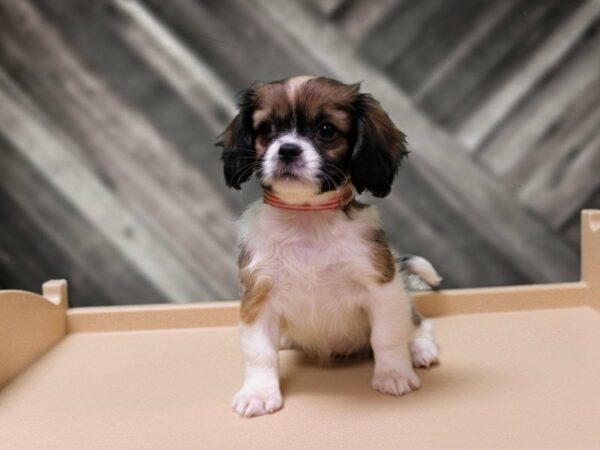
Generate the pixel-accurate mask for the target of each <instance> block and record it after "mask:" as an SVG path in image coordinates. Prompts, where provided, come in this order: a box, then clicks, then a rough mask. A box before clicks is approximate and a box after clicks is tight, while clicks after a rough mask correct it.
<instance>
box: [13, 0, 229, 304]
mask: <svg viewBox="0 0 600 450" xmlns="http://www.w3.org/2000/svg"><path fill="white" fill-rule="evenodd" d="M11 8H12V9H9V10H8V12H9V13H10V14H12V15H13V16H14V17H15V18H18V17H20V16H22V17H25V18H26V22H25V23H27V27H25V28H24V29H23V28H18V29H17V28H15V27H11V28H8V27H7V30H6V31H3V32H4V33H6V34H5V35H4V36H3V40H2V45H3V46H4V48H6V49H7V50H9V52H7V53H5V55H4V58H5V60H6V59H8V61H9V62H11V64H12V66H13V67H15V68H16V67H19V68H20V69H22V70H23V73H24V74H26V75H27V78H25V79H24V80H23V81H24V82H27V83H28V87H29V88H30V89H31V90H32V92H33V93H34V95H35V96H36V100H37V101H39V102H42V103H43V104H44V107H46V108H48V109H50V110H52V111H53V113H54V115H55V117H57V118H60V120H61V123H62V124H64V126H65V127H66V129H67V130H68V131H69V133H70V134H71V136H74V137H75V139H77V141H78V142H79V143H81V144H82V145H81V146H80V149H81V150H82V153H81V157H82V158H84V159H85V160H86V161H88V162H90V163H92V164H93V165H94V166H95V168H96V170H98V171H99V172H100V173H102V175H103V176H104V177H105V179H107V180H110V182H111V183H112V184H114V186H116V189H117V190H118V192H119V193H120V195H121V196H122V198H123V199H124V200H125V202H126V203H127V205H128V207H129V208H131V209H132V210H133V211H135V214H136V215H138V216H139V217H142V218H143V220H144V221H145V222H146V223H147V224H148V226H150V227H151V229H152V231H153V233H155V234H156V235H157V236H158V238H159V239H160V240H161V242H162V245H165V246H167V247H168V248H169V249H170V250H171V251H172V252H173V253H174V254H176V255H177V258H178V260H179V261H180V262H181V263H182V264H184V265H185V267H186V269H187V271H189V272H190V273H193V274H194V276H195V277H196V278H197V281H196V283H195V284H196V286H200V285H202V287H203V288H202V290H199V291H197V292H198V293H199V295H200V294H201V293H202V292H207V291H208V292H210V293H211V294H210V295H207V296H206V297H205V298H228V297H230V296H232V295H235V294H234V293H233V292H236V291H237V281H236V279H235V272H236V269H235V259H234V257H233V255H232V252H231V251H232V249H233V246H234V242H235V238H234V234H233V227H232V226H231V227H224V226H223V224H224V223H227V222H231V221H232V220H233V219H234V216H233V215H232V213H231V211H230V210H228V209H227V208H224V207H223V200H222V199H221V195H220V193H219V192H217V191H216V190H215V189H214V188H213V187H212V186H211V185H210V184H209V183H207V182H206V181H205V180H204V178H203V177H202V176H199V173H198V172H197V171H196V170H195V169H194V168H193V167H190V166H189V165H188V164H187V163H186V162H185V161H184V160H183V159H181V158H180V157H179V156H178V153H177V152H176V151H175V150H174V149H173V148H172V147H171V146H170V144H169V143H168V142H166V141H165V140H164V139H163V137H162V136H161V135H160V134H159V133H158V132H157V131H156V129H155V128H153V127H152V125H151V124H149V123H148V122H147V121H146V119H145V118H144V117H143V116H142V115H141V114H140V113H139V112H138V111H135V110H133V109H132V108H131V107H129V105H127V104H125V103H123V102H122V101H121V100H120V99H119V98H117V97H116V96H115V94H114V93H113V92H112V91H111V90H110V89H108V87H107V86H106V84H104V83H103V82H102V80H99V79H98V78H97V77H96V75H95V74H93V73H92V72H90V71H89V70H88V68H87V67H85V66H84V65H82V64H81V63H80V62H79V61H78V60H77V59H76V58H74V57H73V55H72V54H71V53H70V52H69V49H68V47H67V46H66V45H65V43H64V42H62V41H61V40H60V38H59V37H58V36H56V35H55V34H54V33H53V31H52V30H51V29H49V28H48V26H47V25H46V24H45V23H44V22H43V20H41V18H40V17H39V16H37V15H36V14H35V12H34V10H33V9H31V8H28V7H27V3H26V2H21V3H19V4H18V6H17V5H11ZM18 22H19V20H14V21H13V22H9V23H7V25H8V26H10V25H11V23H18ZM8 31H10V33H8ZM17 41H19V42H20V44H19V47H18V48H17V47H16V45H15V44H16V42H17ZM23 50H26V51H23ZM22 60H24V61H25V62H22ZM19 64H20V66H19ZM48 73H52V74H54V76H55V77H56V78H49V77H47V76H45V75H44V74H48ZM57 80H58V81H59V82H58V83H57V82H56V81H57ZM61 80H64V81H67V80H68V82H66V83H64V82H60V81H61ZM173 230H177V233H173ZM188 292H189V291H188ZM199 295H196V296H193V297H190V296H189V295H188V296H187V297H185V298H186V299H187V300H191V299H192V298H198V296H199Z"/></svg>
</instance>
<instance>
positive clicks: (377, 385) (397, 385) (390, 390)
mask: <svg viewBox="0 0 600 450" xmlns="http://www.w3.org/2000/svg"><path fill="white" fill-rule="evenodd" d="M420 386H421V381H420V380H419V377H418V376H417V374H416V373H415V372H414V370H412V368H411V369H410V370H408V369H405V370H393V369H392V370H385V371H380V372H376V373H375V374H374V375H373V379H372V380H371V387H372V388H373V389H375V390H376V391H378V392H381V393H382V394H389V395H404V394H408V393H409V392H410V391H412V390H415V389H419V387H420Z"/></svg>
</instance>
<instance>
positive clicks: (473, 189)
mask: <svg viewBox="0 0 600 450" xmlns="http://www.w3.org/2000/svg"><path fill="white" fill-rule="evenodd" d="M599 18H600V0H587V1H584V0H487V1H486V0H453V1H447V0H377V1H369V0H326V1H318V0H295V1H289V2H279V1H268V0H248V1H242V0H211V1H208V0H204V1H203V0H197V1H194V0H170V1H163V0H94V1H89V0H52V1H47V0H0V288H22V289H38V288H39V285H40V284H41V282H42V281H44V280H46V279H48V278H51V277H66V278H68V279H69V281H70V283H71V287H72V300H73V303H74V304H77V305H92V304H115V303H149V302H158V301H172V302H183V301H204V300H214V299H232V298H236V297H237V295H238V285H237V281H236V276H235V271H236V268H235V254H234V253H235V252H234V245H235V229H234V221H235V219H236V217H237V216H238V215H239V213H240V212H241V211H242V209H243V208H244V205H246V204H247V203H248V202H250V201H251V200H253V199H254V198H255V197H256V196H257V195H258V191H257V189H256V186H253V187H251V188H250V189H247V190H246V191H244V192H243V193H242V194H240V193H237V192H230V191H227V190H226V189H225V188H224V183H223V181H222V176H221V167H220V161H219V152H218V150H217V149H216V148H214V147H213V145H212V144H213V142H214V138H215V136H216V135H217V134H218V133H219V132H220V131H221V130H222V129H223V128H224V126H225V125H226V124H227V122H228V120H229V119H230V118H231V117H232V115H233V112H234V110H233V98H234V95H235V93H236V92H237V91H239V90H240V89H242V88H244V87H246V86H248V85H249V84H250V83H252V82H253V81H255V80H271V79H279V78H282V77H287V76H290V75H294V74H304V73H310V74H325V75H330V76H334V77H337V78H339V79H341V80H343V81H346V82H354V81H358V80H363V81H364V87H365V89H366V90H368V91H370V92H372V93H373V94H374V95H375V96H376V97H377V98H379V99H380V100H381V101H382V103H383V104H384V106H385V107H386V108H387V109H388V111H389V112H390V115H391V116H392V118H393V119H394V120H395V121H396V122H397V124H398V125H399V126H400V127H401V128H402V129H403V130H404V131H405V132H406V133H407V134H408V136H409V140H410V144H411V148H412V151H413V153H412V154H411V157H410V160H409V162H408V163H407V164H405V165H404V166H403V168H402V169H401V172H400V177H399V179H398V182H397V184H396V185H395V188H394V190H393V193H392V195H391V196H390V197H388V198H387V199H385V200H383V201H378V203H380V205H381V208H382V215H383V219H384V222H385V228H386V231H387V233H388V235H389V238H390V240H391V241H392V243H393V245H394V246H395V247H396V248H397V249H399V250H401V251H402V252H405V253H416V254H421V255H424V256H426V257H428V258H429V259H431V260H432V261H433V262H434V263H435V264H436V265H437V266H438V267H439V269H440V271H441V272H442V274H443V275H444V277H445V279H446V286H449V287H466V286H482V285H502V284H508V283H510V284H515V283H533V282H542V283H543V282H548V281H562V280H574V279H575V278H576V277H577V275H578V271H579V262H578V240H579V230H578V217H579V210H580V209H581V208H582V207H598V206H600V107H599V106H598V105H599V104H600V70H599V69H600V34H599V33H598V27H599V20H600V19H599Z"/></svg>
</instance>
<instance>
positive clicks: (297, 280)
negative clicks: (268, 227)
mask: <svg viewBox="0 0 600 450" xmlns="http://www.w3.org/2000/svg"><path fill="white" fill-rule="evenodd" d="M333 231H337V230H332V232H330V233H320V234H315V233H311V230H306V229H305V230H299V231H298V232H297V233H295V235H294V239H280V240H277V235H276V234H275V235H273V236H270V238H269V242H268V243H267V245H265V246H264V247H263V249H264V250H263V251H262V252H260V254H259V255H260V257H262V258H263V264H264V267H265V269H266V268H267V267H268V269H267V270H268V271H269V272H271V273H272V274H273V275H274V281H275V284H276V287H279V288H283V287H285V288H286V289H288V290H289V289H292V290H296V289H300V290H304V291H309V292H318V291H321V290H328V289H336V288H339V287H343V286H346V285H348V284H356V283H359V284H360V282H361V281H362V278H364V276H365V271H367V270H368V269H369V255H368V252H369V249H368V247H367V245H366V244H365V242H364V239H363V238H362V236H361V235H360V234H359V233H355V231H356V230H352V232H350V233H349V234H348V235H347V236H344V235H343V233H336V232H333Z"/></svg>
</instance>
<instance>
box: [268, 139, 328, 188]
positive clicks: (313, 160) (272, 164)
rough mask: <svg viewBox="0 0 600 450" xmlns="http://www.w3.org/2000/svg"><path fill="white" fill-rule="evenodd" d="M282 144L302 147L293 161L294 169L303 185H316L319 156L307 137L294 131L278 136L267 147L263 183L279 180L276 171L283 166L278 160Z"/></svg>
mask: <svg viewBox="0 0 600 450" xmlns="http://www.w3.org/2000/svg"><path fill="white" fill-rule="evenodd" d="M283 144H296V145H298V146H299V147H300V148H301V149H302V153H301V154H300V157H299V158H300V160H299V161H298V163H294V166H295V168H294V171H295V172H296V175H297V176H298V177H299V179H301V180H304V181H305V183H304V185H305V186H308V185H309V184H310V185H312V186H316V182H317V175H318V174H319V170H320V169H321V156H320V155H319V152H318V151H317V150H316V149H315V147H314V145H313V144H312V143H311V142H310V141H309V140H308V139H306V138H303V137H301V136H299V135H298V134H297V133H296V132H295V131H292V132H290V133H286V134H284V135H282V136H279V137H278V138H277V139H275V140H274V141H273V142H271V144H270V145H269V147H268V148H267V151H266V152H265V156H264V161H263V171H264V173H263V179H262V182H263V184H266V185H273V183H277V182H280V180H278V178H277V171H278V170H279V169H281V168H282V167H283V164H282V163H281V161H279V148H280V147H281V146H282V145H283ZM296 166H297V167H296ZM313 193H314V192H313Z"/></svg>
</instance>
